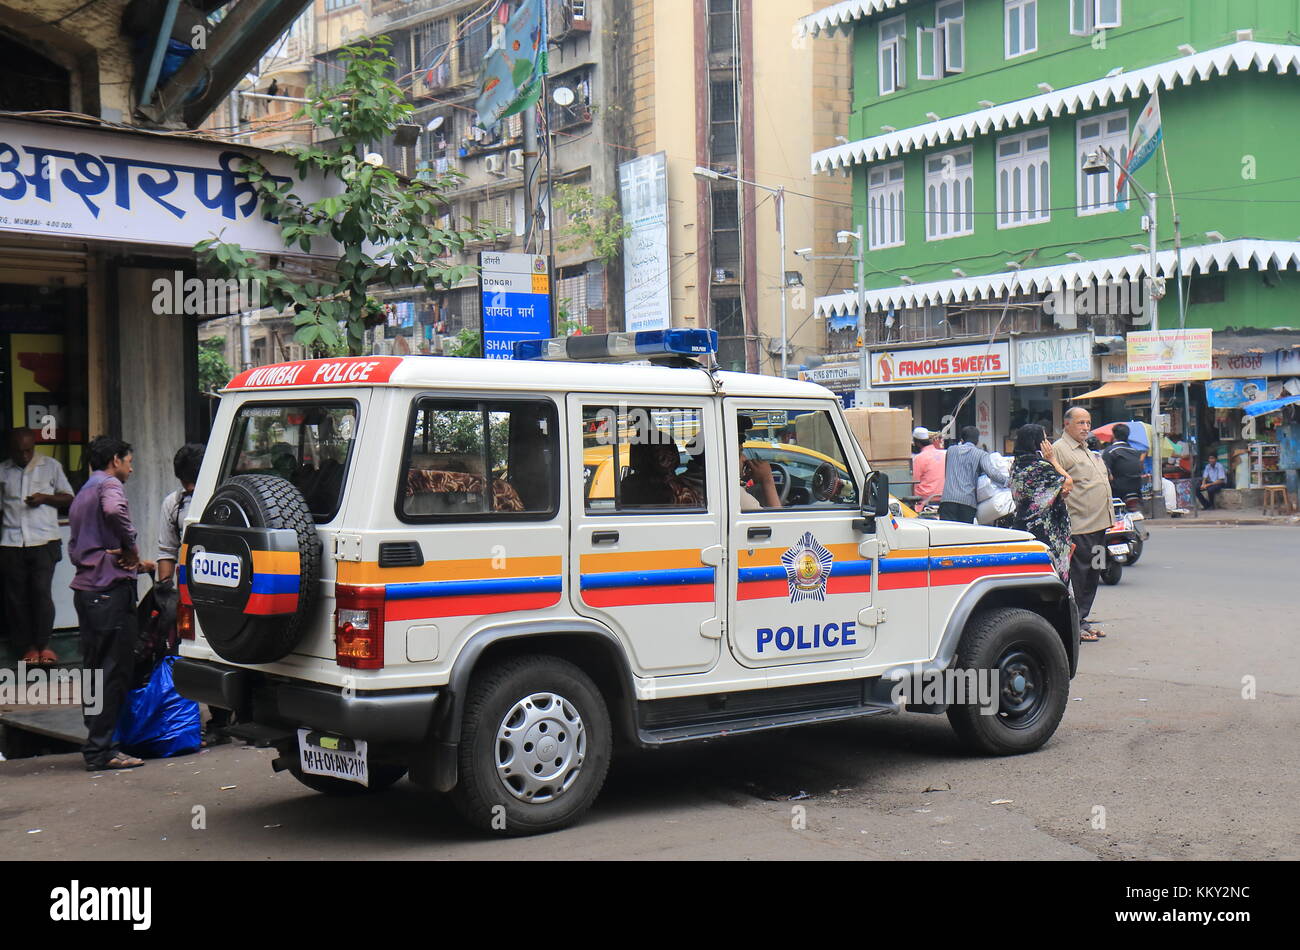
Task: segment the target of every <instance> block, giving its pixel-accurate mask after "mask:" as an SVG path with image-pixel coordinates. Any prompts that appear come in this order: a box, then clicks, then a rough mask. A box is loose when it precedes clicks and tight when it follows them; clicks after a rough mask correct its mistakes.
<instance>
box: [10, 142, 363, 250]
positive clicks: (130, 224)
mask: <svg viewBox="0 0 1300 950" xmlns="http://www.w3.org/2000/svg"><path fill="white" fill-rule="evenodd" d="M245 154H246V153H244V152H241V151H239V150H237V149H234V148H230V147H228V146H224V145H220V144H215V143H209V142H196V141H186V140H184V139H180V138H176V137H168V136H162V135H156V136H144V135H135V134H129V133H122V132H104V131H99V130H95V129H83V128H69V127H66V126H60V125H50V124H46V123H37V122H14V121H6V120H0V231H17V232H20V233H24V234H52V235H55V236H57V237H61V238H88V239H92V240H104V241H126V242H133V243H141V244H165V245H168V246H172V247H185V248H191V247H193V246H194V245H195V244H196V243H198V242H199V241H202V240H204V239H205V238H212V237H217V236H218V235H220V237H221V239H222V240H224V241H226V242H228V243H233V244H239V245H241V246H242V247H243V248H244V249H245V250H248V251H261V252H266V253H275V254H285V253H300V249H299V248H298V247H297V246H295V247H294V248H292V249H286V248H285V245H284V241H283V240H281V237H280V226H279V225H278V224H276V223H275V222H273V221H268V220H267V218H266V216H265V215H264V214H262V212H261V211H260V210H259V208H258V200H257V193H256V192H255V191H254V190H253V186H252V185H250V184H249V183H248V179H247V177H245V175H244V174H243V173H242V172H241V171H240V165H241V162H242V160H243V159H244V157H245ZM261 158H262V161H263V163H264V164H265V165H266V166H267V169H268V170H269V171H270V172H271V174H272V177H274V178H275V180H276V181H277V182H280V183H282V184H285V185H289V186H292V189H293V191H294V192H295V193H296V194H298V195H299V196H300V197H301V198H302V199H303V201H306V202H312V201H317V200H319V199H320V198H323V197H324V196H325V195H326V194H327V192H326V190H325V187H324V184H323V182H321V181H320V180H319V179H313V180H311V181H308V182H303V181H299V180H298V178H297V177H296V176H295V175H294V172H293V163H292V162H291V161H289V160H288V159H287V158H284V157H283V156H274V155H266V154H263V155H262V156H261ZM336 250H337V248H336V245H335V244H334V242H333V241H329V240H328V239H326V240H322V239H320V238H317V239H315V241H314V243H313V247H312V251H313V253H315V254H330V255H331V256H333V253H334V252H336Z"/></svg>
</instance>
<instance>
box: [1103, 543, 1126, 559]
mask: <svg viewBox="0 0 1300 950" xmlns="http://www.w3.org/2000/svg"><path fill="white" fill-rule="evenodd" d="M1106 550H1107V551H1109V552H1110V553H1111V554H1114V555H1115V556H1116V557H1124V556H1125V555H1127V554H1128V545H1127V544H1110V545H1107V546H1106Z"/></svg>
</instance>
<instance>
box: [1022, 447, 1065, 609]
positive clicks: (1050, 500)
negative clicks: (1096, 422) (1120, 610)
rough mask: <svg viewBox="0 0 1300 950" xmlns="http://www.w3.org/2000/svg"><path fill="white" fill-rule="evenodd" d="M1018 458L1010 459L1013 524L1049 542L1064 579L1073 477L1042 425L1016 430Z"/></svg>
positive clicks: (1053, 563)
mask: <svg viewBox="0 0 1300 950" xmlns="http://www.w3.org/2000/svg"><path fill="white" fill-rule="evenodd" d="M1015 453H1016V458H1015V461H1014V462H1012V463H1011V497H1012V498H1013V499H1014V500H1015V503H1016V514H1015V521H1014V523H1013V524H1012V527H1014V528H1016V529H1017V530H1020V531H1028V532H1029V533H1030V534H1032V535H1033V536H1034V537H1036V538H1037V539H1038V540H1039V541H1042V542H1043V543H1044V544H1046V545H1047V547H1048V550H1049V551H1050V552H1051V556H1052V566H1053V567H1055V568H1056V573H1057V574H1059V575H1061V579H1062V580H1064V581H1066V582H1067V583H1068V582H1069V576H1070V513H1069V511H1067V510H1066V507H1065V496H1066V495H1068V494H1070V490H1071V489H1072V488H1074V479H1072V478H1071V477H1070V476H1069V475H1068V474H1067V473H1066V471H1065V469H1064V468H1062V467H1061V465H1060V463H1059V462H1057V461H1056V455H1055V453H1054V452H1053V451H1052V443H1051V442H1049V441H1048V440H1047V433H1046V431H1044V429H1043V427H1042V426H1040V425H1033V424H1031V425H1023V426H1021V427H1020V430H1019V431H1018V432H1017V433H1016V449H1015Z"/></svg>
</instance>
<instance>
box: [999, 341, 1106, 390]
mask: <svg viewBox="0 0 1300 950" xmlns="http://www.w3.org/2000/svg"><path fill="white" fill-rule="evenodd" d="M1011 346H1012V352H1013V353H1014V354H1015V381H1016V385H1017V386H1042V385H1047V384H1051V383H1078V382H1086V381H1089V380H1094V379H1096V378H1097V367H1096V365H1095V364H1094V362H1093V356H1092V334H1091V333H1062V334H1057V335H1055V336H1043V337H1034V338H1031V339H1023V338H1022V339H1017V340H1014V341H1013V342H1012V344H1011Z"/></svg>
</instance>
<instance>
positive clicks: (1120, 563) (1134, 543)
mask: <svg viewBox="0 0 1300 950" xmlns="http://www.w3.org/2000/svg"><path fill="white" fill-rule="evenodd" d="M1111 508H1112V510H1113V512H1114V523H1113V524H1112V525H1111V526H1110V528H1108V529H1107V530H1106V567H1105V568H1104V569H1103V570H1102V572H1101V579H1102V582H1103V583H1105V584H1109V585H1112V586H1113V585H1115V584H1118V583H1119V582H1120V578H1121V577H1123V576H1124V568H1125V567H1131V566H1133V565H1134V564H1136V563H1137V562H1138V558H1140V557H1141V556H1142V546H1143V544H1144V542H1145V541H1146V540H1147V538H1148V536H1149V534H1148V532H1147V530H1146V527H1145V526H1144V525H1142V524H1141V522H1142V520H1143V519H1142V513H1141V512H1140V511H1136V510H1134V509H1133V508H1132V507H1131V506H1130V504H1129V503H1127V502H1126V501H1125V500H1124V499H1121V498H1112V499H1111Z"/></svg>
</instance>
